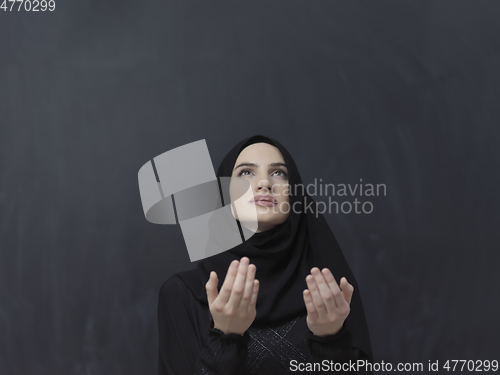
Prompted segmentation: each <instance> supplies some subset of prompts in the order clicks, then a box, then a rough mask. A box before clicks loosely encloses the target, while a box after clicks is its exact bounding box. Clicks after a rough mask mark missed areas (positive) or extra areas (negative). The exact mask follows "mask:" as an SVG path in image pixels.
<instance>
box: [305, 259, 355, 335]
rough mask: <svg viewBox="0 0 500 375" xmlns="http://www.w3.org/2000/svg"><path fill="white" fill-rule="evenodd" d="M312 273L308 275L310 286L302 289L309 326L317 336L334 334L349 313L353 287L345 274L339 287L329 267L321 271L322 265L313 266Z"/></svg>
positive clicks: (307, 281)
mask: <svg viewBox="0 0 500 375" xmlns="http://www.w3.org/2000/svg"><path fill="white" fill-rule="evenodd" d="M311 274H312V275H311ZM311 274H309V275H307V277H306V283H307V288H308V289H305V290H304V292H303V297H304V303H305V305H306V309H307V319H306V321H307V326H308V327H309V329H310V330H311V332H312V333H313V334H315V335H316V336H327V335H334V334H336V333H337V332H338V331H340V329H341V328H342V325H343V324H344V321H345V319H346V318H347V316H348V315H349V312H350V307H349V305H350V303H351V297H352V293H353V292H354V287H353V286H352V285H351V284H349V283H348V282H347V279H346V278H345V277H343V278H342V279H341V280H340V288H342V290H340V288H339V286H338V285H337V281H335V278H334V277H333V275H332V273H331V272H330V270H329V269H328V268H323V271H322V272H320V271H319V268H317V267H313V268H312V269H311Z"/></svg>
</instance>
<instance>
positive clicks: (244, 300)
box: [239, 264, 257, 309]
mask: <svg viewBox="0 0 500 375" xmlns="http://www.w3.org/2000/svg"><path fill="white" fill-rule="evenodd" d="M256 270H257V267H255V264H250V265H249V266H248V270H247V279H246V282H245V291H244V292H243V297H241V301H240V305H239V308H242V309H247V308H248V304H249V303H250V299H251V298H252V292H253V281H254V280H255V271H256Z"/></svg>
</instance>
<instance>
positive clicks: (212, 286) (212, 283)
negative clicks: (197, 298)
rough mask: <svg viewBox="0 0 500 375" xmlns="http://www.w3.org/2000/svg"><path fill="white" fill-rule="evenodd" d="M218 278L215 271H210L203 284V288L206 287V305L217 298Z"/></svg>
mask: <svg viewBox="0 0 500 375" xmlns="http://www.w3.org/2000/svg"><path fill="white" fill-rule="evenodd" d="M217 284H218V278H217V273H216V272H215V271H212V272H210V277H209V279H208V281H207V283H206V284H205V288H206V289H207V300H208V305H209V306H210V305H211V304H212V302H213V301H214V299H216V298H217V296H218V294H219V292H218V291H217Z"/></svg>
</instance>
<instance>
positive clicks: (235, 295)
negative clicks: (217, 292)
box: [228, 257, 250, 308]
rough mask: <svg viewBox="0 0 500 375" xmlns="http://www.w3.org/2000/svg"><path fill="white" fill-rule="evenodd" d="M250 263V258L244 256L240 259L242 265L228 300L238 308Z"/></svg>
mask: <svg viewBox="0 0 500 375" xmlns="http://www.w3.org/2000/svg"><path fill="white" fill-rule="evenodd" d="M249 263H250V260H249V259H248V258H247V257H243V258H241V259H240V266H239V267H238V273H237V274H236V279H235V280H234V284H233V289H232V290H231V296H230V297H229V301H228V304H229V305H231V306H233V307H234V308H238V306H239V304H240V301H241V297H243V292H244V291H245V282H246V279H247V270H248V264H249Z"/></svg>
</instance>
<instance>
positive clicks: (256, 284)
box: [247, 280, 260, 312]
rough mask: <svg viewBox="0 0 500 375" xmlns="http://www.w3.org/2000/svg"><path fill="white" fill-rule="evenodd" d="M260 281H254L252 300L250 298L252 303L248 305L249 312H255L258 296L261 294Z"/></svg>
mask: <svg viewBox="0 0 500 375" xmlns="http://www.w3.org/2000/svg"><path fill="white" fill-rule="evenodd" d="M259 286H260V283H259V280H254V281H253V290H252V298H250V303H249V304H248V310H247V311H249V312H251V311H253V310H254V309H255V305H256V304H257V295H258V294H259Z"/></svg>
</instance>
